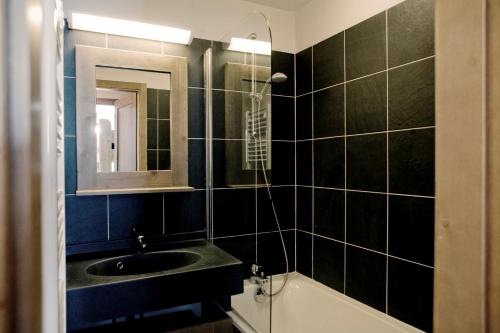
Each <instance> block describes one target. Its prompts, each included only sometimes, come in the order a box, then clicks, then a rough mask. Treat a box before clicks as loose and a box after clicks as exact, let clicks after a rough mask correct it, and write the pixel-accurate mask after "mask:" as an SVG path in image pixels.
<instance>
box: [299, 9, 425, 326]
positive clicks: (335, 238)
mask: <svg viewBox="0 0 500 333" xmlns="http://www.w3.org/2000/svg"><path fill="white" fill-rule="evenodd" d="M433 10H434V3H433V1H432V0H422V1H419V0H407V1H405V2H402V3H400V4H399V5H397V6H395V7H393V8H391V9H389V10H387V11H385V12H382V13H380V14H378V15H375V16H373V17H371V18H369V19H367V20H365V21H363V22H361V23H358V24H356V25H355V26H353V27H351V28H349V29H347V30H346V31H344V32H340V33H338V34H336V35H334V36H332V37H330V38H328V39H326V40H324V41H323V42H320V43H318V44H316V45H313V46H312V47H311V48H308V49H306V50H304V51H302V52H300V53H299V54H297V56H296V71H297V84H296V85H297V101H296V113H297V115H296V116H297V118H296V122H297V143H296V146H297V161H296V165H297V170H296V172H297V175H296V179H297V196H296V200H297V203H296V209H297V217H296V218H297V244H296V251H297V252H296V253H297V258H296V260H297V270H298V271H299V272H301V273H303V274H305V275H307V276H311V277H312V278H313V279H315V280H317V281H319V282H321V283H323V284H325V285H327V286H329V287H331V288H333V289H336V290H338V291H340V292H343V293H345V294H346V295H348V296H350V297H353V298H355V299H357V300H359V301H361V302H363V303H365V304H368V305H369V306H372V307H374V308H376V309H378V310H380V311H383V312H385V313H387V314H389V315H391V316H394V317H396V318H398V319H400V320H403V321H405V322H407V323H409V324H410V325H414V326H416V327H418V328H420V329H423V330H425V331H432V295H433V290H432V280H433V271H434V268H433V266H434V260H433V258H434V201H435V199H434V154H435V148H434V140H435V138H434V135H435V134H434V132H435V121H434V113H435V109H434V98H435V97H434V89H435V87H434V42H433V40H434V27H433V25H434V14H433ZM344 39H345V46H344V45H342V44H343V43H341V42H344ZM344 54H345V58H343V57H341V56H340V55H342V56H343V55H344ZM344 59H345V63H344ZM339 64H340V67H339ZM342 65H343V68H342ZM311 71H312V73H311ZM311 82H312V83H313V84H312V85H311ZM311 86H313V87H311ZM311 91H312V94H309V92H311ZM311 95H312V99H311V97H310V96H311ZM311 110H312V112H313V114H312V117H311ZM311 121H312V123H311ZM311 129H312V131H311ZM311 156H312V157H311ZM311 247H312V249H313V250H312V252H311Z"/></svg>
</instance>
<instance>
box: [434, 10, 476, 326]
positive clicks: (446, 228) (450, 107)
mask: <svg viewBox="0 0 500 333" xmlns="http://www.w3.org/2000/svg"><path fill="white" fill-rule="evenodd" d="M484 1H485V0H437V1H436V241H435V242H436V251H435V267H436V269H435V296H434V331H435V332H438V333H448V332H449V333H462V332H463V333H472V332H484V331H485V320H484V318H485V296H486V295H485V265H484V263H485V251H484V250H485V248H484V235H485V216H484V205H485V184H484V179H485V165H484V154H483V147H484V144H485V142H484V137H485V122H484V119H485V118H484V117H485V103H484V96H485V87H484V84H483V83H484V66H485V62H484V60H485V51H484V44H483V42H484V37H485V36H484V19H485V18H484Z"/></svg>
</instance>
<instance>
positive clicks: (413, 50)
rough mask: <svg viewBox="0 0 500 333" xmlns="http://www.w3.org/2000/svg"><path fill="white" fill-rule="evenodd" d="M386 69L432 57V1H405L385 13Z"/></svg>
mask: <svg viewBox="0 0 500 333" xmlns="http://www.w3.org/2000/svg"><path fill="white" fill-rule="evenodd" d="M387 29H388V40H389V67H393V66H398V65H401V64H404V63H407V62H410V61H414V60H417V59H421V58H424V57H428V56H431V55H433V54H434V0H407V1H404V2H402V3H401V4H399V5H397V6H394V7H392V8H391V9H389V10H388V11H387Z"/></svg>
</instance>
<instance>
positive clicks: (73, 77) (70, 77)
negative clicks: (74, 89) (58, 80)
mask: <svg viewBox="0 0 500 333" xmlns="http://www.w3.org/2000/svg"><path fill="white" fill-rule="evenodd" d="M64 78H65V79H76V76H66V75H64Z"/></svg>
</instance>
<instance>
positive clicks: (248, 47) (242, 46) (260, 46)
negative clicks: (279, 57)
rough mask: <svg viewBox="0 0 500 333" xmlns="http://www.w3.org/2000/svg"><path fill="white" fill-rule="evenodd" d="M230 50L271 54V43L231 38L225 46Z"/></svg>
mask: <svg viewBox="0 0 500 333" xmlns="http://www.w3.org/2000/svg"><path fill="white" fill-rule="evenodd" d="M227 49H228V50H232V51H240V52H246V53H256V54H263V55H271V43H270V42H263V41H260V40H255V39H247V38H236V37H233V38H231V43H229V46H228V48H227Z"/></svg>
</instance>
